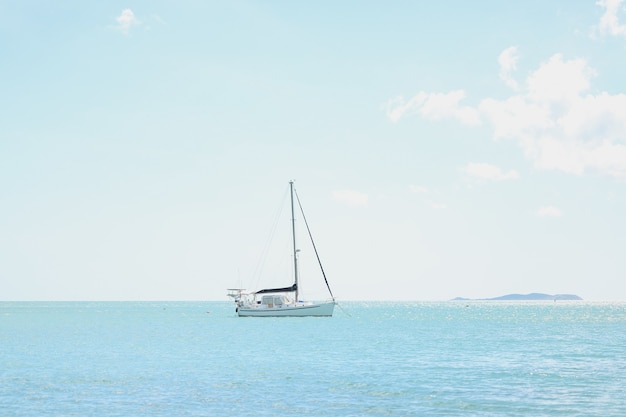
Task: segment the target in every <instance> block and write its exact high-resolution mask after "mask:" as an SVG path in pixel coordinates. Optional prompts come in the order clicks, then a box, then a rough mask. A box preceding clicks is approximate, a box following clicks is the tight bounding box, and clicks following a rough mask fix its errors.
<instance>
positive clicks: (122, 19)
mask: <svg viewBox="0 0 626 417" xmlns="http://www.w3.org/2000/svg"><path fill="white" fill-rule="evenodd" d="M115 21H116V22H117V25H116V26H115V28H116V29H117V30H118V31H119V32H120V33H122V34H124V35H128V34H129V33H130V30H131V29H132V28H133V27H134V26H139V25H140V24H141V22H140V21H139V20H138V19H137V18H136V17H135V13H133V11H132V10H131V9H124V10H122V13H121V14H120V15H119V16H118V17H116V18H115Z"/></svg>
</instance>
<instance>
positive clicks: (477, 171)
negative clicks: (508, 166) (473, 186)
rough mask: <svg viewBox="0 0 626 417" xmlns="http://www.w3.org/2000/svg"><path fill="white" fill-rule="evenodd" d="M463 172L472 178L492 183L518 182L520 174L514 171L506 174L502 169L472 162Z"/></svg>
mask: <svg viewBox="0 0 626 417" xmlns="http://www.w3.org/2000/svg"><path fill="white" fill-rule="evenodd" d="M463 172H465V174H467V175H468V176H470V177H473V178H479V179H483V180H490V181H505V180H516V179H518V178H519V173H518V172H517V171H515V170H514V169H512V170H509V171H508V172H504V171H503V170H502V169H501V168H500V167H497V166H495V165H491V164H485V163H473V162H470V163H469V164H467V166H465V167H464V168H463Z"/></svg>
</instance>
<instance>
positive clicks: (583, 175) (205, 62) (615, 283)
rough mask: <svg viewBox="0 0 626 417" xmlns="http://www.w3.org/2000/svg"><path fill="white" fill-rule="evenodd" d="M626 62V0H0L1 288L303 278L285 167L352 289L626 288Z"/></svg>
mask: <svg viewBox="0 0 626 417" xmlns="http://www.w3.org/2000/svg"><path fill="white" fill-rule="evenodd" d="M625 68H626V2H624V1H621V0H600V1H594V0H590V1H587V0H585V1H582V0H575V1H571V0H554V1H550V2H546V1H535V0H530V1H526V2H502V1H477V2H466V1H452V0H444V1H439V2H418V1H396V2H392V3H389V2H382V1H349V0H348V1H341V2H337V1H316V2H293V1H265V2H260V1H253V0H248V1H246V0H233V1H227V2H226V1H225V2H213V1H192V0H182V1H179V2H166V1H159V0H151V1H141V0H139V1H108V2H87V3H86V2H83V1H60V2H44V1H29V0H23V1H4V2H0V300H5V301H18V300H51V301H55V300H217V301H226V300H227V299H228V298H227V297H226V289H227V288H232V287H240V286H241V287H244V288H248V289H260V288H263V287H264V286H269V285H281V286H282V285H285V286H286V285H290V280H291V278H290V272H289V271H288V270H286V271H284V272H283V271H282V269H280V267H278V266H274V264H273V263H272V262H270V261H269V258H270V254H272V255H274V253H275V252H276V254H278V253H279V252H281V250H282V249H285V250H284V251H282V252H283V253H284V256H285V258H284V259H283V260H282V261H278V262H277V264H276V265H278V264H280V263H281V262H282V263H283V264H286V265H290V261H289V259H290V256H291V255H290V253H289V248H288V244H287V246H285V245H284V244H280V243H278V246H279V247H281V250H275V249H271V250H269V249H267V248H268V247H270V246H271V247H273V246H274V241H277V242H280V241H281V239H282V237H278V236H282V235H283V234H284V233H287V234H288V233H289V227H290V225H289V216H288V215H287V217H286V218H285V219H282V218H281V217H280V216H278V215H277V213H281V216H282V215H284V214H285V213H287V214H288V208H284V209H282V211H280V209H278V208H279V207H282V206H281V203H283V202H284V201H285V196H286V194H285V193H286V191H287V189H288V183H289V181H290V180H292V179H293V180H295V184H296V189H297V191H298V195H299V197H300V199H301V201H302V204H303V208H304V210H305V214H306V216H307V220H308V222H309V226H310V227H311V232H312V233H313V236H314V238H315V243H316V245H317V248H318V250H319V254H320V258H321V260H322V262H323V265H324V270H325V272H326V276H327V277H328V280H329V282H330V284H331V288H332V290H333V293H334V295H335V296H336V297H337V299H338V300H340V301H341V300H424V301H429V300H448V299H452V298H454V297H468V298H486V297H495V296H499V295H503V294H508V293H530V292H543V293H549V294H557V293H569V294H577V295H579V296H580V297H582V298H583V299H585V300H626V279H625V278H626V255H625V253H626V251H625V248H626V218H625V213H626V77H624V75H623V74H624V70H625ZM296 217H298V219H297V220H296V223H297V224H298V225H299V226H301V225H302V223H303V222H302V220H301V219H300V217H299V216H296ZM277 219H279V220H277ZM274 230H276V232H275V235H276V236H277V237H276V238H275V239H272V240H270V239H269V237H268V236H270V235H271V234H272V233H273V231H274ZM283 232H284V233H283ZM305 237H306V232H300V231H299V232H298V238H299V242H300V245H301V254H300V256H301V257H302V259H301V260H302V262H301V266H302V268H301V269H302V286H303V291H305V290H308V293H306V292H305V294H304V295H305V296H310V297H311V298H324V297H326V295H325V294H324V293H323V291H322V290H320V289H318V288H317V287H316V285H317V284H313V282H316V283H319V282H320V280H321V278H320V277H319V274H318V273H317V272H316V271H313V270H312V267H313V266H314V265H312V263H311V262H309V261H307V260H306V256H310V254H311V250H310V249H309V248H307V247H306V245H305V243H306V242H305V239H304V238H305ZM268 242H272V245H270V244H269V243H268ZM281 245H282V246H281ZM265 255H267V256H265ZM276 256H277V257H278V255H276ZM266 258H267V261H266ZM285 259H286V260H287V261H286V262H285ZM309 283H310V284H309ZM307 285H308V287H307Z"/></svg>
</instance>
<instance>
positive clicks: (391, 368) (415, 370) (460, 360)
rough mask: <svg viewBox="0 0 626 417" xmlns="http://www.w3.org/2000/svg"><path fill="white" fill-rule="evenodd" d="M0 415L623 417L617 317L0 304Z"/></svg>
mask: <svg viewBox="0 0 626 417" xmlns="http://www.w3.org/2000/svg"><path fill="white" fill-rule="evenodd" d="M343 310H345V312H344V311H343ZM348 314H349V315H348ZM0 415H1V416H12V417H18V416H277V415H282V416H303V415H311V416H319V415H323V416H620V417H621V416H626V303H588V302H556V303H554V302H540V303H527V302H510V303H509V302H442V303H421V302H415V303H361V302H359V303H357V302H346V303H343V304H342V309H335V317H333V318H238V317H235V315H234V305H233V304H232V303H227V302H223V303H222V302H207V303H200V302H143V303H134V302H113V303H110V302H98V303H95V302H76V303H64V302H63V303H61V302H57V303H47V302H24V303H22V302H19V303H12V302H1V303H0Z"/></svg>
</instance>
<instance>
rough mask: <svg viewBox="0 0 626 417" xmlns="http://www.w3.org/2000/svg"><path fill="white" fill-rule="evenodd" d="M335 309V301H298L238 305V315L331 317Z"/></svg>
mask: <svg viewBox="0 0 626 417" xmlns="http://www.w3.org/2000/svg"><path fill="white" fill-rule="evenodd" d="M334 309H335V302H334V301H329V302H326V303H298V304H285V305H282V306H273V307H269V306H266V305H257V306H254V307H247V306H244V307H239V308H237V315H238V316H239V317H331V316H332V315H333V310H334Z"/></svg>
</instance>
